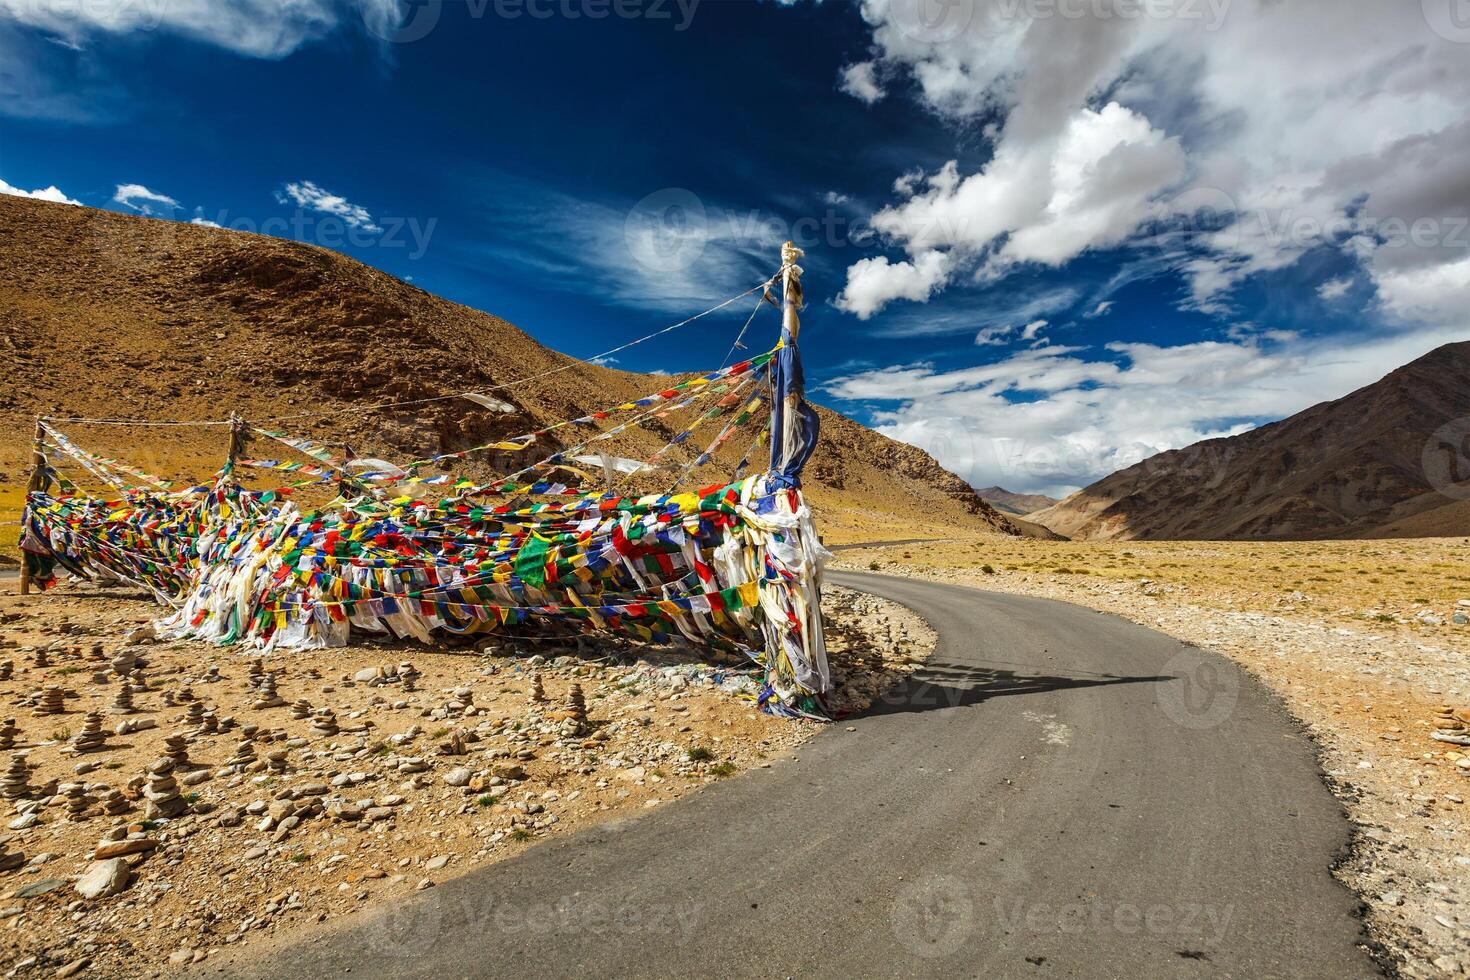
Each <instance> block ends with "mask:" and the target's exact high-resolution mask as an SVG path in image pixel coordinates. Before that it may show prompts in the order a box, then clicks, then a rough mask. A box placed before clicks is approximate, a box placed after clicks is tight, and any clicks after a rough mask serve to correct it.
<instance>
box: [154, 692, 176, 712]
mask: <svg viewBox="0 0 1470 980" xmlns="http://www.w3.org/2000/svg"><path fill="white" fill-rule="evenodd" d="M158 703H159V704H161V705H163V706H164V707H165V708H172V707H173V706H174V705H176V704H178V701H176V700H175V699H174V692H173V688H167V689H166V690H164V692H163V697H162V698H161V699H159V702H158Z"/></svg>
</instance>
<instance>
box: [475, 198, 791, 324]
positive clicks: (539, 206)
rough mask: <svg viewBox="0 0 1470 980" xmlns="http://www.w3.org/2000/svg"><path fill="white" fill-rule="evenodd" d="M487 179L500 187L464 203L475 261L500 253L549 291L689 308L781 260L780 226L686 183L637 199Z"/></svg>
mask: <svg viewBox="0 0 1470 980" xmlns="http://www.w3.org/2000/svg"><path fill="white" fill-rule="evenodd" d="M483 182H484V184H485V185H486V186H493V187H494V188H495V193H494V194H493V196H489V197H486V198H484V199H482V200H481V201H479V202H478V203H471V204H470V205H469V206H468V207H467V208H466V217H467V219H469V220H472V221H474V222H475V223H476V224H477V226H478V230H479V231H480V233H481V234H482V235H483V241H482V242H479V243H476V244H475V245H474V246H473V251H474V253H475V255H476V257H477V258H476V261H477V262H480V261H483V259H484V258H486V257H489V258H492V259H493V260H494V262H495V263H496V264H497V265H499V266H501V267H502V268H508V269H513V270H519V271H520V272H522V273H524V274H526V275H528V276H533V277H535V278H536V280H537V281H538V282H540V283H542V284H543V285H545V286H547V287H549V288H555V289H565V290H568V291H572V292H576V293H580V294H582V295H586V296H592V297H595V298H596V299H598V300H601V301H607V302H611V303H615V304H617V305H619V306H623V307H627V308H630V309H639V310H652V311H658V312H662V313H684V314H689V313H696V312H698V311H699V310H700V309H701V308H703V307H707V306H709V305H713V304H714V303H717V302H720V301H721V300H724V299H727V298H729V297H730V296H733V295H736V294H738V293H741V292H744V291H745V290H747V289H749V288H750V287H752V286H754V285H756V284H757V283H759V282H760V281H761V280H762V279H763V278H764V277H766V276H769V275H771V274H772V273H774V272H775V271H776V266H777V265H778V264H779V261H780V259H779V255H780V252H779V250H780V245H781V242H782V240H783V238H782V235H781V230H780V226H779V225H777V224H771V223H768V222H763V221H762V220H761V217H760V215H759V214H758V213H757V212H739V211H736V210H733V209H729V208H726V207H723V206H721V205H720V204H717V203H715V202H712V201H705V200H701V199H700V198H699V197H697V196H696V195H694V194H692V193H691V192H689V191H687V190H683V189H680V188H667V189H664V190H660V191H657V192H654V193H652V194H649V195H648V196H646V197H644V198H643V199H642V200H638V201H633V200H618V199H615V198H598V199H593V198H588V197H578V196H575V195H572V194H568V193H565V192H563V191H559V190H556V189H553V188H551V187H548V186H546V185H544V184H540V183H538V182H536V181H533V180H528V179H526V178H522V177H517V176H513V175H509V174H504V173H491V174H487V175H486V176H485V178H484V181H483ZM752 302H753V300H752ZM732 309H733V308H732ZM740 312H742V313H747V312H749V311H748V309H746V310H741V311H740Z"/></svg>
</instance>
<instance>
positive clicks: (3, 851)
mask: <svg viewBox="0 0 1470 980" xmlns="http://www.w3.org/2000/svg"><path fill="white" fill-rule="evenodd" d="M25 863H26V856H25V855H24V854H22V853H21V852H20V851H12V850H11V849H10V838H8V837H7V838H5V839H4V840H0V871H14V870H15V869H16V868H18V867H20V866H21V865H22V864H25Z"/></svg>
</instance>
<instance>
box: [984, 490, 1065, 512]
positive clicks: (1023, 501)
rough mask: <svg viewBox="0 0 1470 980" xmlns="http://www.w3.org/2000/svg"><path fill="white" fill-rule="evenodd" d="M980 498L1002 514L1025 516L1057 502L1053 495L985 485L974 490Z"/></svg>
mask: <svg viewBox="0 0 1470 980" xmlns="http://www.w3.org/2000/svg"><path fill="white" fill-rule="evenodd" d="M975 492H976V493H978V494H979V495H980V499H981V500H984V501H985V502H986V503H989V504H991V505H992V506H993V507H995V509H996V510H998V511H1000V512H1001V513H1003V514H1015V515H1016V516H1018V517H1025V516H1026V515H1027V514H1033V513H1035V512H1036V511H1038V510H1041V509H1042V508H1044V507H1050V506H1052V505H1053V504H1056V503H1059V502H1060V501H1058V500H1057V498H1055V497H1048V496H1047V495H1046V494H1044V493H1012V492H1011V491H1009V490H1007V489H1005V488H1004V487H985V488H984V489H982V490H976V491H975Z"/></svg>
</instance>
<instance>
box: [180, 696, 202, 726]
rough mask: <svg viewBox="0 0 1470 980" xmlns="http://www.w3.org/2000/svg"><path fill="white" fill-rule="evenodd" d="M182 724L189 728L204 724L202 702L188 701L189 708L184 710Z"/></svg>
mask: <svg viewBox="0 0 1470 980" xmlns="http://www.w3.org/2000/svg"><path fill="white" fill-rule="evenodd" d="M184 724H185V725H187V726H188V727H190V728H198V727H199V726H200V725H202V724H204V702H203V701H190V702H189V708H188V710H187V711H185V712H184Z"/></svg>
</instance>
